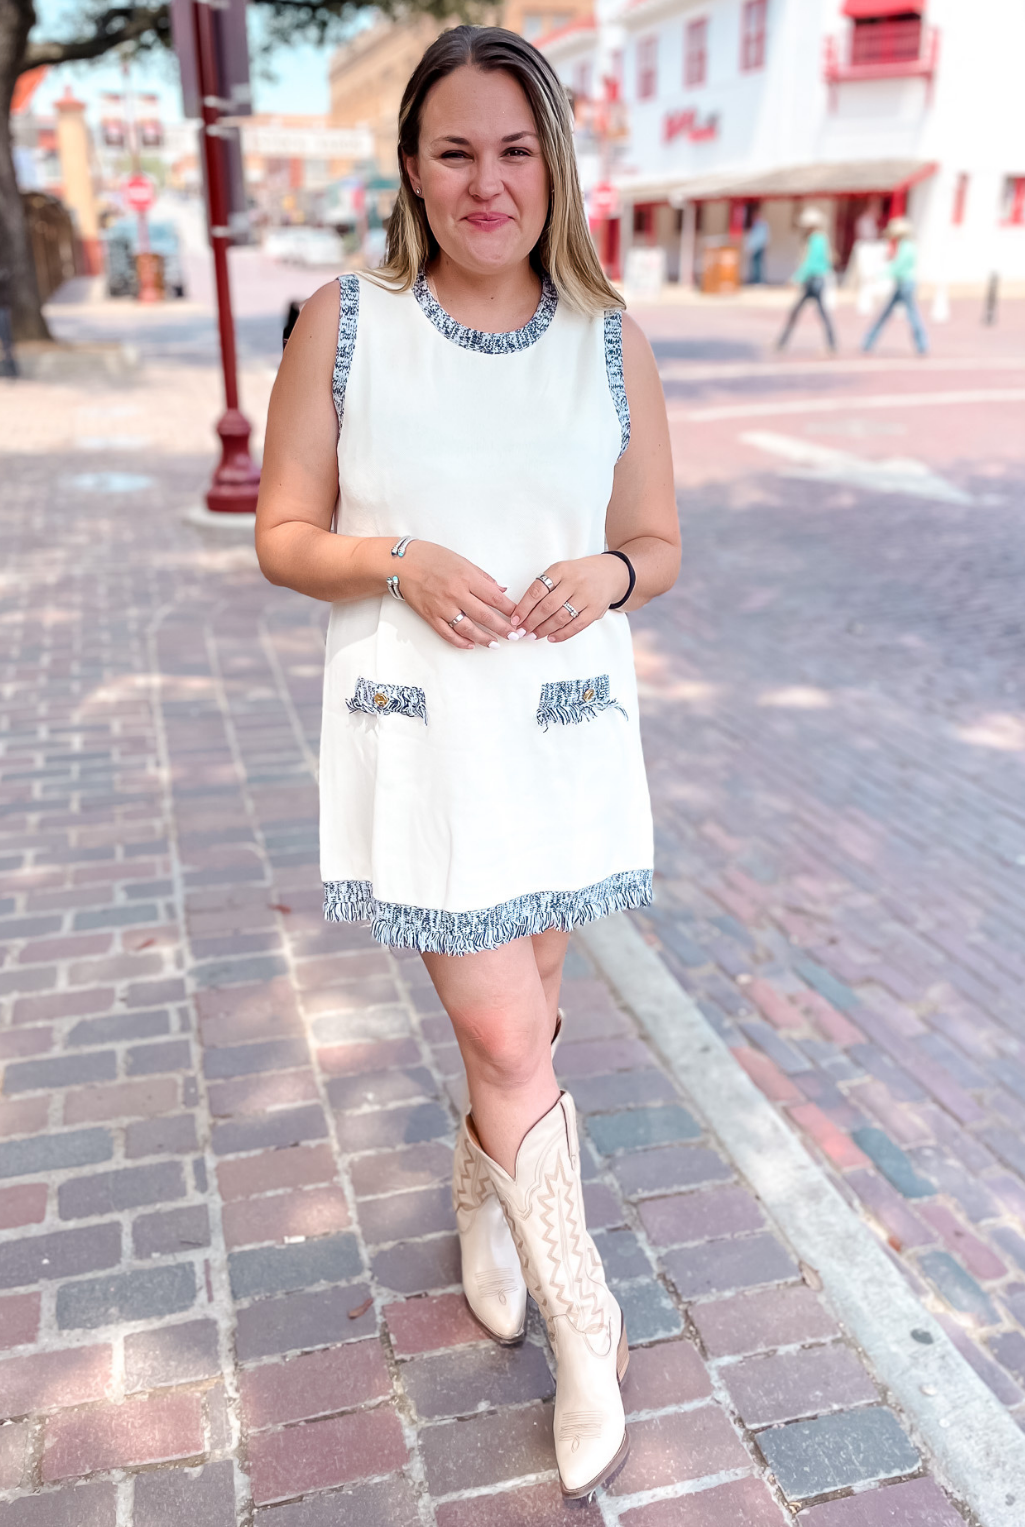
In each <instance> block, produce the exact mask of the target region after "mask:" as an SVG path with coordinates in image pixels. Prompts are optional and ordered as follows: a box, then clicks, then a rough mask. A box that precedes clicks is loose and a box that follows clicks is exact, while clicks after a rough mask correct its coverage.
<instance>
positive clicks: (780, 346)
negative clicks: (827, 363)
mask: <svg viewBox="0 0 1025 1527" xmlns="http://www.w3.org/2000/svg"><path fill="white" fill-rule="evenodd" d="M825 289H826V283H825V280H824V278H823V277H822V276H809V277H808V279H807V281H805V283H804V285H803V287H802V289H801V295H800V296H799V297H798V299H797V301H796V302H795V303H794V305H793V307H792V308H791V309H790V316H789V318H788V319H787V321H786V323H785V324H784V325H783V333H782V334H781V335H780V336H779V339H778V340H777V341H776V349H777V350H785V349H786V345H787V341H788V340H789V338H790V336H791V334H792V333H793V330H794V324H795V323H796V322H797V319H798V316H799V314H800V312H801V309H802V308H803V307H804V304H805V303H806V302H814V304H815V306H816V307H817V308H818V310H819V317H820V318H821V319H822V327H823V328H824V329H825V331H826V344H827V345H828V346H829V348H830V350H835V349H836V335H835V334H834V333H833V325H832V324H831V323H830V321H829V313H828V311H827V309H826V304H825V302H824V301H823V300H822V294H823V292H824V291H825Z"/></svg>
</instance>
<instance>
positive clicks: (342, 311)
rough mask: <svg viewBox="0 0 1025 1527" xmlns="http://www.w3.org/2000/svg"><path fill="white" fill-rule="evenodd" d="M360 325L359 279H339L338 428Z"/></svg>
mask: <svg viewBox="0 0 1025 1527" xmlns="http://www.w3.org/2000/svg"><path fill="white" fill-rule="evenodd" d="M358 323H359V277H358V276H339V277H338V348H337V349H336V351H335V367H334V371H333V372H332V373H331V396H332V397H333V398H334V400H335V413H336V414H337V415H338V428H339V430H340V429H341V427H342V415H343V413H344V412H345V389H346V386H347V385H348V381H349V368H350V367H351V366H352V352H353V350H354V349H355V347H356V327H357V324H358Z"/></svg>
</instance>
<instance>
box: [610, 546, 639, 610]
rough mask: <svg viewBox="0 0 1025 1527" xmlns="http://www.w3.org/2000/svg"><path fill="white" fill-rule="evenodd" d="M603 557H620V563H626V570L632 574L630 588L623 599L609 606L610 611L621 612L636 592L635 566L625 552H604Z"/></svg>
mask: <svg viewBox="0 0 1025 1527" xmlns="http://www.w3.org/2000/svg"><path fill="white" fill-rule="evenodd" d="M602 556H603V557H618V558H619V560H620V562H625V563H626V570H627V572H628V573H629V574H630V587H629V588H628V589H627V591H626V593H625V594H624V595H623V597H622V599H617V600H616V602H615V604H610V605H609V609H610V610H621V609H622V608H623V606H624V605H625V604H626V601H627V600H628V599H629V598H630V595H631V594H632V593H633V591H634V584H635V583H636V582H637V574H636V573H635V572H634V565H633V563H632V562H631V561H630V558H629V557H628V556H627V554H626V552H625V551H603V552H602Z"/></svg>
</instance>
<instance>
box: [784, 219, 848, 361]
mask: <svg viewBox="0 0 1025 1527" xmlns="http://www.w3.org/2000/svg"><path fill="white" fill-rule="evenodd" d="M798 223H799V225H800V226H801V227H802V228H803V229H804V230H805V232H806V234H807V235H808V237H807V241H806V243H805V246H804V259H803V260H802V261H801V263H800V265H799V266H798V267H797V269H796V270H795V271H794V274H793V277H792V279H793V281H794V282H795V284H796V285H797V286H800V287H801V288H802V291H801V295H800V296H799V297H798V299H797V301H796V302H795V303H794V305H793V307H792V308H791V310H790V316H789V318H788V319H787V321H786V323H785V324H784V326H783V333H782V334H781V335H780V336H779V339H778V340H777V341H776V349H777V350H783V349H785V348H786V344H787V341H788V340H789V338H790V336H791V334H792V333H793V330H794V324H795V323H796V322H797V317H798V314H799V313H800V311H801V309H802V308H803V307H804V304H805V303H806V302H814V303H815V305H816V307H817V308H818V310H819V315H820V317H821V319H822V327H823V328H824V329H825V331H826V343H827V345H828V346H829V349H830V353H835V351H836V335H835V334H834V333H833V325H832V324H831V323H830V321H829V314H828V313H827V311H826V305H825V303H824V302H823V300H822V293H823V292H824V291H825V287H826V277H827V276H828V275H829V273H830V271H831V270H832V269H833V256H832V254H831V253H830V249H829V240H828V238H827V237H826V234H825V231H824V230H825V224H826V219H825V217H824V215H823V214H822V213H821V212H819V211H818V209H817V208H816V207H806V208H805V209H804V211H803V212H802V213H801V216H800V217H799V218H798Z"/></svg>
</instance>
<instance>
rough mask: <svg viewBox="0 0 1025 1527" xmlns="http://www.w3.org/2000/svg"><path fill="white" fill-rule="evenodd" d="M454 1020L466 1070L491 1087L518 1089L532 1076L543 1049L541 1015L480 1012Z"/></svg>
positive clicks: (499, 1010) (496, 1011) (492, 1011)
mask: <svg viewBox="0 0 1025 1527" xmlns="http://www.w3.org/2000/svg"><path fill="white" fill-rule="evenodd" d="M451 1016H452V1022H453V1026H454V1027H455V1030H456V1035H457V1038H458V1040H459V1045H460V1049H461V1050H462V1051H463V1056H464V1059H465V1060H466V1063H467V1066H468V1067H469V1068H472V1069H473V1070H474V1071H476V1072H478V1073H480V1074H482V1077H483V1078H484V1079H486V1080H487V1081H488V1082H489V1083H491V1085H493V1086H496V1085H497V1086H501V1085H503V1084H504V1085H506V1086H517V1085H519V1084H520V1083H522V1082H526V1081H529V1079H530V1078H531V1076H533V1074H534V1072H535V1071H536V1070H537V1066H538V1060H539V1057H540V1055H541V1053H542V1051H543V1048H544V1044H543V1036H544V1031H545V1026H544V1018H543V1016H542V1015H531V1016H530V1017H529V1018H527V1017H525V1015H522V1014H518V1013H511V1012H509V1011H508V1010H502V1009H498V1010H495V1009H491V1010H487V1011H482V1010H480V1009H477V1010H476V1011H474V1012H468V1013H463V1014H458V1015H457V1014H452V1015H451Z"/></svg>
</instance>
